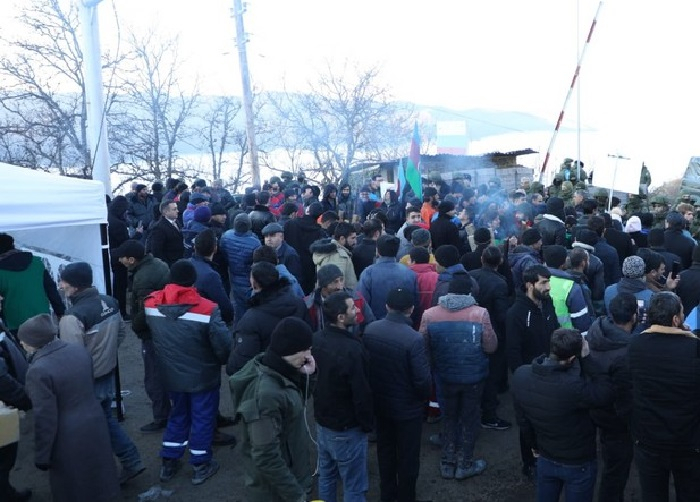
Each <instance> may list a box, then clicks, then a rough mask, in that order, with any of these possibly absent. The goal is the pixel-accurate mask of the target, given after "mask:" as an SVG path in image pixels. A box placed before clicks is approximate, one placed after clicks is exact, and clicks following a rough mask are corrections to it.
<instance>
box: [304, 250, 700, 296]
mask: <svg viewBox="0 0 700 502" xmlns="http://www.w3.org/2000/svg"><path fill="white" fill-rule="evenodd" d="M699 247H700V246H699ZM338 277H343V271H342V270H340V267H338V265H335V264H333V263H328V264H326V265H323V266H322V267H321V268H319V269H318V272H316V281H317V282H318V287H319V288H321V289H323V288H325V287H326V286H328V285H329V284H330V283H331V282H333V281H335V280H336V279H337V278H338Z"/></svg>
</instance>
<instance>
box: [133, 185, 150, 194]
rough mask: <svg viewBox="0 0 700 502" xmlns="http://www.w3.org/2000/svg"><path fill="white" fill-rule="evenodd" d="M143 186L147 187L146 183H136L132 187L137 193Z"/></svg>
mask: <svg viewBox="0 0 700 502" xmlns="http://www.w3.org/2000/svg"><path fill="white" fill-rule="evenodd" d="M144 188H148V187H147V186H146V185H143V184H141V183H139V184H138V185H136V186H135V187H134V190H135V191H136V193H139V192H140V191H141V190H143V189H144Z"/></svg>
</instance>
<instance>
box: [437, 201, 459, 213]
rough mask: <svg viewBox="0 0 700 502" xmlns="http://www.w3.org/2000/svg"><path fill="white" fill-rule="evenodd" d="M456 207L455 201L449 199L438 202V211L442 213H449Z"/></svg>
mask: <svg viewBox="0 0 700 502" xmlns="http://www.w3.org/2000/svg"><path fill="white" fill-rule="evenodd" d="M454 209H455V203H454V202H452V201H449V200H443V201H442V202H441V203H440V204H438V212H439V213H440V214H445V213H449V212H450V211H454Z"/></svg>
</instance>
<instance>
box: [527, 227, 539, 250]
mask: <svg viewBox="0 0 700 502" xmlns="http://www.w3.org/2000/svg"><path fill="white" fill-rule="evenodd" d="M541 240H542V234H541V233H540V231H539V230H537V229H536V228H528V229H527V230H525V231H524V232H523V244H524V245H525V246H532V245H533V244H537V243H538V242H540V241H541Z"/></svg>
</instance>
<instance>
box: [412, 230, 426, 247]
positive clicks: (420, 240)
mask: <svg viewBox="0 0 700 502" xmlns="http://www.w3.org/2000/svg"><path fill="white" fill-rule="evenodd" d="M429 242H430V232H429V231H428V230H426V229H425V228H420V227H419V228H417V229H416V230H414V231H413V233H412V234H411V244H413V245H414V246H427V245H428V243H429Z"/></svg>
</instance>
